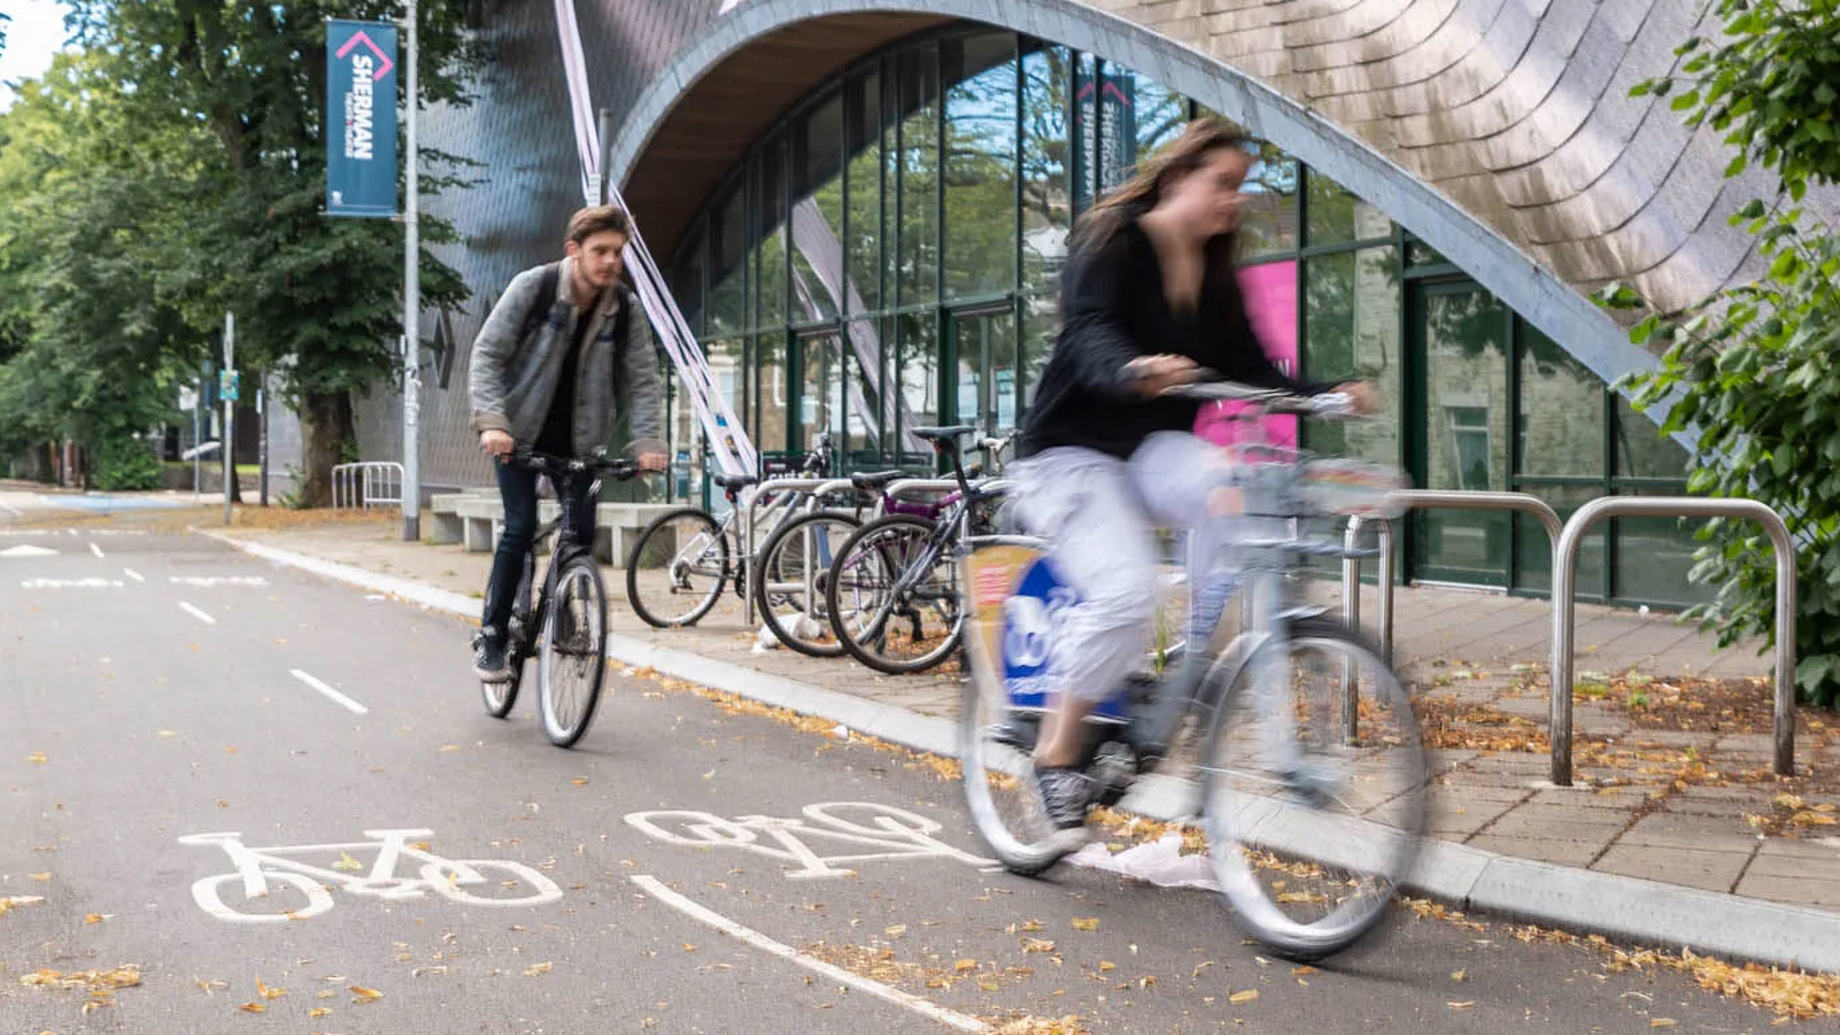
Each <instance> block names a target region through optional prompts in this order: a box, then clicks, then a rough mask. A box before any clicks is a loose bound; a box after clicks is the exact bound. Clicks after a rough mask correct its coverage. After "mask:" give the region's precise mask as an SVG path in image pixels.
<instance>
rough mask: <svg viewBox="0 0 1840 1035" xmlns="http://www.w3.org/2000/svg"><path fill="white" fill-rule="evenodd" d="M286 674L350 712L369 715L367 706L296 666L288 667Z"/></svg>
mask: <svg viewBox="0 0 1840 1035" xmlns="http://www.w3.org/2000/svg"><path fill="white" fill-rule="evenodd" d="M288 675H291V676H293V677H294V678H295V679H298V680H300V681H301V682H303V683H305V684H307V685H308V686H310V687H312V688H313V689H315V690H318V691H319V692H320V693H322V694H325V695H326V696H327V697H329V698H331V699H332V700H333V701H334V702H335V703H337V704H339V705H341V706H343V707H345V708H347V709H350V710H351V711H352V712H354V713H356V714H358V715H369V714H370V709H369V708H366V707H364V706H363V705H361V704H359V703H358V702H356V701H354V700H352V699H351V698H349V697H346V696H345V695H344V694H342V693H339V692H338V691H337V690H334V689H333V688H332V687H330V686H327V685H326V684H325V683H323V682H321V681H319V680H317V679H315V678H313V677H312V676H310V675H308V674H307V673H305V672H302V671H301V670H299V669H297V668H292V669H289V670H288Z"/></svg>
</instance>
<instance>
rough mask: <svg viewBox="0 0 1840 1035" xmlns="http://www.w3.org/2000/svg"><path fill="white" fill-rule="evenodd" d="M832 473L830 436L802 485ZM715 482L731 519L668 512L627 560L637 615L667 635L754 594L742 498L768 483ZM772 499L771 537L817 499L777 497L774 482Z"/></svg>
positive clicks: (768, 510) (815, 448)
mask: <svg viewBox="0 0 1840 1035" xmlns="http://www.w3.org/2000/svg"><path fill="white" fill-rule="evenodd" d="M829 470H830V435H829V434H828V433H825V434H820V435H819V436H818V438H817V440H816V441H815V442H814V443H813V444H812V448H811V450H810V451H808V452H807V453H806V454H805V456H804V458H803V459H802V460H801V461H800V463H799V466H798V468H797V470H796V472H789V473H794V474H796V476H798V477H804V478H821V477H823V476H824V475H825V474H826V473H827V472H828V471H829ZM710 480H711V481H713V482H715V484H716V485H717V486H719V487H720V488H721V489H722V493H723V496H724V498H726V499H727V501H728V511H727V513H725V514H723V515H722V516H721V517H720V518H719V519H718V518H717V517H716V516H715V515H713V514H711V513H710V512H709V511H707V510H704V509H703V508H702V507H689V506H687V507H678V508H676V509H674V510H668V511H665V512H664V513H663V514H660V515H658V517H656V518H654V519H653V520H652V523H651V524H649V525H647V526H646V527H645V531H643V532H641V533H639V538H638V540H637V541H636V542H634V543H633V545H632V549H631V550H630V551H628V553H627V556H626V599H627V600H628V601H630V602H631V603H632V608H633V613H635V614H637V615H638V616H639V617H640V618H641V619H643V620H644V621H645V622H646V623H647V624H648V625H652V626H655V627H657V628H660V629H668V628H675V627H678V626H686V625H695V624H696V623H697V622H698V621H701V620H702V618H703V616H704V615H707V614H708V613H709V612H710V610H711V609H712V608H714V607H715V606H716V601H717V600H718V599H720V598H721V596H722V590H723V589H724V588H725V587H727V586H730V585H733V586H734V589H735V595H736V596H737V597H742V598H743V599H745V596H746V594H747V591H748V587H747V578H748V574H747V573H748V560H749V558H748V557H747V556H746V537H745V536H744V535H743V534H742V532H743V530H742V527H741V522H742V521H743V520H744V518H745V515H744V511H745V509H746V508H744V507H743V506H742V504H741V494H742V493H743V492H744V491H745V490H746V489H747V488H748V487H749V486H751V485H755V484H757V483H760V481H761V480H760V478H759V477H758V476H756V475H753V474H716V475H711V476H710ZM759 491H760V492H762V493H768V494H770V498H769V500H768V502H767V503H766V504H764V505H763V506H762V507H761V509H760V512H759V514H758V515H757V517H756V520H760V519H762V518H764V519H765V520H766V521H767V522H768V529H769V531H768V535H769V536H771V535H772V534H773V532H776V531H778V530H779V528H780V527H781V526H782V525H783V524H784V523H786V522H787V521H790V520H791V519H792V518H793V517H794V516H796V514H797V513H798V512H799V510H800V509H801V508H802V507H803V506H804V505H805V504H806V503H807V502H808V501H809V499H810V495H809V494H808V493H803V492H799V491H794V490H786V491H776V490H774V489H773V488H772V482H771V480H769V481H768V482H766V483H765V484H762V485H761V488H760V490H759Z"/></svg>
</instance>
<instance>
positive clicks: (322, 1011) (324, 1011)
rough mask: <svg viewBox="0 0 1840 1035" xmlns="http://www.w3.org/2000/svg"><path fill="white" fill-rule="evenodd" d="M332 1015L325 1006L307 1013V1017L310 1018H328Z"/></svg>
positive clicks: (316, 1007) (317, 1007)
mask: <svg viewBox="0 0 1840 1035" xmlns="http://www.w3.org/2000/svg"><path fill="white" fill-rule="evenodd" d="M331 1013H332V1011H331V1010H328V1009H327V1008H325V1007H323V1006H315V1007H314V1008H313V1009H311V1010H308V1011H307V1016H308V1017H326V1016H330V1015H331Z"/></svg>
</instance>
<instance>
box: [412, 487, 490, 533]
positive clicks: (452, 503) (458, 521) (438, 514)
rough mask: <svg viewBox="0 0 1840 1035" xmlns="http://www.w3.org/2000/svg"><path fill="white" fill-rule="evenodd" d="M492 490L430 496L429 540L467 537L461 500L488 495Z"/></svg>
mask: <svg viewBox="0 0 1840 1035" xmlns="http://www.w3.org/2000/svg"><path fill="white" fill-rule="evenodd" d="M490 492H491V490H489V489H477V490H473V491H470V492H450V493H442V494H440V495H436V496H430V497H428V541H429V542H433V543H458V542H460V541H462V540H463V539H465V538H466V519H465V518H463V517H461V516H460V509H459V508H460V503H461V501H463V500H466V499H471V498H475V497H482V496H486V495H488V494H489V493H490ZM494 495H495V494H494Z"/></svg>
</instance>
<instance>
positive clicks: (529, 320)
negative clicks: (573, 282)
mask: <svg viewBox="0 0 1840 1035" xmlns="http://www.w3.org/2000/svg"><path fill="white" fill-rule="evenodd" d="M561 286H562V263H560V262H552V263H550V264H549V265H547V266H545V267H543V280H542V281H541V282H540V283H539V284H538V285H537V299H536V303H535V304H534V305H532V306H531V307H530V309H529V311H527V312H526V313H525V314H524V326H523V328H522V329H520V330H519V331H518V344H519V345H522V344H524V343H525V342H527V341H529V340H530V336H531V335H532V334H535V333H536V331H537V328H538V327H541V326H543V322H544V321H545V320H548V319H549V314H550V310H552V309H554V308H555V307H556V289H557V288H559V287H561Z"/></svg>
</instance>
